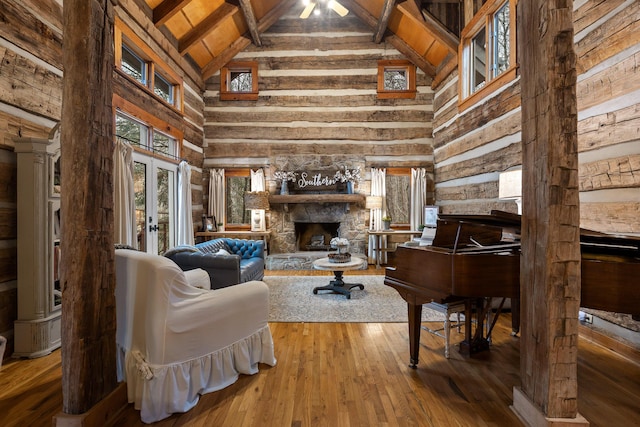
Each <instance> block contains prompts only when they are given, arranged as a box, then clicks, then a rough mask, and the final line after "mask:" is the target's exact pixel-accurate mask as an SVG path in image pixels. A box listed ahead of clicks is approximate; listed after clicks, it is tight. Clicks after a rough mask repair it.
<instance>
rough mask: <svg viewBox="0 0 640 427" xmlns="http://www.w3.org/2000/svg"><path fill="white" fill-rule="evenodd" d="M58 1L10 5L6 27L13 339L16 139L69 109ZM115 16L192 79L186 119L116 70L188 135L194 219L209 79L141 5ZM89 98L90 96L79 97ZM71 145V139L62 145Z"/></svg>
mask: <svg viewBox="0 0 640 427" xmlns="http://www.w3.org/2000/svg"><path fill="white" fill-rule="evenodd" d="M61 3H62V2H60V1H58V0H3V2H2V13H1V14H2V25H0V334H1V335H3V336H5V337H7V338H10V343H9V348H8V351H7V353H6V354H7V355H8V354H11V351H12V347H13V346H12V340H11V337H12V336H13V322H14V320H15V319H16V317H17V290H16V286H17V280H16V279H17V272H16V252H17V242H16V238H17V236H16V227H17V212H16V204H17V199H16V197H17V196H16V194H17V182H16V156H15V153H14V152H13V147H14V143H13V138H16V137H38V138H46V137H47V136H48V134H49V131H50V130H51V129H52V128H53V127H54V126H55V125H56V124H57V122H58V121H59V120H60V114H61V106H62V74H63V73H62V69H63V65H62V6H61ZM119 4H120V5H121V6H122V7H126V11H125V10H124V9H122V7H117V8H116V13H117V15H118V16H119V18H121V19H122V20H123V21H124V22H125V23H126V24H127V25H129V26H131V27H132V28H133V29H134V31H135V32H136V34H137V35H138V36H139V37H140V38H142V39H143V40H144V41H145V42H146V43H147V44H148V45H149V46H151V47H152V49H154V50H155V52H156V53H157V54H158V55H159V56H160V58H161V59H162V60H163V61H164V62H165V63H166V64H169V66H171V67H173V69H174V70H175V71H176V72H177V73H179V74H181V75H183V78H184V80H185V91H184V92H185V94H184V118H183V117H181V116H180V115H178V114H176V113H175V112H171V111H170V110H169V109H168V108H166V107H163V106H162V105H161V103H159V102H157V101H154V100H152V99H150V97H148V96H146V95H145V94H144V92H143V91H142V90H141V89H140V88H138V87H136V86H135V84H133V83H131V82H130V81H127V80H126V79H125V78H124V77H122V76H121V75H118V74H117V73H114V78H115V80H116V81H115V82H114V91H115V92H116V93H118V94H120V95H121V96H123V97H125V98H126V99H127V100H129V101H130V102H132V103H134V104H137V105H139V106H141V107H143V108H144V109H145V111H147V112H149V113H152V114H154V115H156V116H158V117H160V118H161V119H163V120H166V121H167V122H168V123H170V124H171V125H172V126H175V127H177V128H179V129H182V130H183V131H184V135H185V141H184V150H183V153H182V157H184V158H186V159H188V160H189V163H190V164H191V165H192V166H193V173H192V177H191V179H192V184H193V200H194V218H199V217H200V214H201V209H202V186H201V182H202V168H201V167H202V152H203V150H202V140H203V123H204V117H203V113H202V111H203V109H204V101H203V99H202V96H201V94H200V93H201V91H202V89H201V88H202V82H201V80H199V79H200V78H199V72H197V71H196V70H195V69H193V67H191V66H190V65H189V64H188V63H187V62H186V61H185V60H184V59H183V58H182V57H180V55H179V54H178V53H177V50H176V49H175V48H172V44H171V43H172V42H170V41H168V40H167V39H166V38H165V37H164V36H163V35H162V33H161V31H160V30H157V29H156V28H155V27H154V26H153V25H152V23H151V22H150V21H149V19H148V11H145V10H142V9H140V8H139V6H138V3H137V2H135V1H134V0H120V1H119ZM78 96H89V94H78ZM62 143H63V144H64V141H63V142H62Z"/></svg>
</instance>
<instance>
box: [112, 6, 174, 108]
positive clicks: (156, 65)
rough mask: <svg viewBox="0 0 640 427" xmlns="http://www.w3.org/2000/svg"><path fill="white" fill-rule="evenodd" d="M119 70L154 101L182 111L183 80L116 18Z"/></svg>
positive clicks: (116, 61) (117, 63)
mask: <svg viewBox="0 0 640 427" xmlns="http://www.w3.org/2000/svg"><path fill="white" fill-rule="evenodd" d="M114 34H115V63H116V67H117V70H118V71H120V72H121V73H122V74H124V75H126V76H127V77H129V78H131V79H133V80H134V81H136V82H137V83H138V84H139V85H140V86H142V87H143V88H144V89H145V90H147V91H148V92H149V93H150V94H153V95H154V96H155V98H157V99H159V100H161V101H163V102H165V103H167V104H169V105H170V106H171V107H173V108H174V109H176V110H178V111H182V98H181V96H182V95H181V94H182V79H181V78H180V76H178V75H177V74H175V73H174V72H173V71H172V70H171V68H170V67H169V66H168V65H166V64H165V63H164V62H163V61H162V60H161V59H160V57H159V56H158V55H157V54H156V53H155V52H154V51H153V50H152V49H151V48H150V47H149V46H147V45H146V44H145V43H144V42H143V41H142V40H141V39H140V38H139V37H138V36H137V35H136V34H135V33H134V32H133V31H132V30H131V29H129V28H128V27H127V26H125V25H124V24H123V23H122V21H120V19H118V18H116V25H115V30H114Z"/></svg>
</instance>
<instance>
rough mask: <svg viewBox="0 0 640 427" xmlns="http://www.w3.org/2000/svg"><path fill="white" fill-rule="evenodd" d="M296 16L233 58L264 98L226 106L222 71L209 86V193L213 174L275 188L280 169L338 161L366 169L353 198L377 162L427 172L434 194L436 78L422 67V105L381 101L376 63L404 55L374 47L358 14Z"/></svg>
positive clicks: (275, 244)
mask: <svg viewBox="0 0 640 427" xmlns="http://www.w3.org/2000/svg"><path fill="white" fill-rule="evenodd" d="M298 13H299V10H298V9H297V8H292V10H291V12H288V13H287V14H285V16H283V17H282V18H280V19H279V20H278V21H277V22H276V23H275V24H274V25H273V26H272V27H271V28H269V30H268V31H266V32H265V33H264V34H261V40H262V44H263V46H262V47H261V48H257V47H255V46H254V45H251V46H249V47H248V48H247V49H245V50H244V51H243V52H241V53H240V54H238V55H237V56H236V57H235V58H234V60H237V61H243V60H244V61H247V60H254V61H258V64H259V65H258V76H259V77H258V79H259V98H258V100H257V101H221V100H220V97H219V91H220V75H219V73H218V74H215V75H214V76H213V77H211V78H210V79H209V80H208V81H207V82H206V83H207V86H206V92H205V102H206V106H205V165H204V167H205V181H204V182H203V185H204V187H205V188H206V189H205V195H206V194H208V173H207V172H206V171H207V170H208V169H211V168H231V167H251V168H258V167H263V168H265V175H266V178H267V184H268V188H269V189H270V190H271V191H275V189H276V185H277V184H276V182H275V180H274V179H273V172H274V171H275V170H278V169H281V168H286V167H293V166H288V165H301V164H308V165H316V166H319V167H316V169H323V168H325V167H330V166H332V163H333V165H334V166H341V165H347V166H349V167H356V166H360V167H362V169H363V172H365V173H364V174H363V176H364V178H365V180H364V182H361V183H360V184H359V185H358V186H356V192H360V193H363V194H369V192H370V168H371V167H372V166H376V167H390V166H397V167H425V168H427V170H428V173H429V175H430V179H429V181H430V186H431V189H430V190H429V191H430V196H431V198H432V197H433V149H432V127H431V126H432V125H431V123H432V117H433V107H432V101H433V91H432V89H431V88H430V85H431V78H430V77H428V76H426V75H425V74H424V73H423V72H421V71H420V70H418V72H417V86H418V87H417V94H416V98H415V99H384V100H382V99H377V94H376V87H377V65H378V61H379V60H388V59H405V58H404V57H403V56H402V55H401V54H400V53H399V52H398V51H397V50H396V49H394V48H393V47H391V46H390V45H387V44H385V43H384V42H383V43H382V44H375V43H373V42H372V36H373V29H371V28H370V27H368V26H367V25H366V24H364V23H363V22H362V21H360V20H359V18H358V17H357V16H355V15H354V14H352V13H350V14H348V15H347V16H346V17H344V18H340V17H338V16H337V15H336V14H331V16H329V17H327V16H325V17H324V18H322V19H318V18H315V17H314V16H313V15H312V16H311V17H310V18H309V19H307V20H301V19H299V18H298V16H297V14H298ZM327 18H329V19H327ZM276 214H277V213H276V212H275V211H274V210H273V208H272V211H271V212H270V214H269V216H270V220H269V218H268V221H267V225H268V226H271V229H272V239H274V238H275V237H276V236H280V235H281V234H282V231H284V230H280V229H278V228H277V227H278V226H279V225H278V223H279V220H278V218H277V217H276V216H275V215H276ZM362 218H364V215H362ZM273 227H276V228H273ZM360 227H361V229H362V230H363V229H364V224H360ZM274 231H275V233H274ZM285 247H286V245H284V246H283V249H284V248H285ZM271 248H272V249H274V250H276V251H277V250H278V242H277V241H275V242H273V244H272V246H271Z"/></svg>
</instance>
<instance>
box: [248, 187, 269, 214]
mask: <svg viewBox="0 0 640 427" xmlns="http://www.w3.org/2000/svg"><path fill="white" fill-rule="evenodd" d="M244 208H245V209H247V210H255V209H263V210H269V192H268V191H253V192H251V191H247V192H246V193H244Z"/></svg>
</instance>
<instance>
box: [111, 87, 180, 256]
mask: <svg viewBox="0 0 640 427" xmlns="http://www.w3.org/2000/svg"><path fill="white" fill-rule="evenodd" d="M113 107H114V122H115V129H114V133H115V137H116V139H125V140H126V141H128V142H129V143H130V144H131V145H132V146H133V148H134V152H133V160H134V171H133V174H134V192H135V195H134V200H135V218H136V229H137V238H138V240H137V248H138V249H139V250H141V251H146V252H150V253H154V254H162V253H164V252H165V251H166V250H167V249H169V248H170V247H172V246H173V245H174V242H175V238H176V231H177V216H176V213H177V210H176V209H177V208H176V203H177V191H178V188H177V181H178V180H177V173H178V159H179V155H180V143H181V141H182V132H180V131H179V130H177V129H174V128H173V127H172V126H171V125H169V124H168V123H166V122H164V121H163V120H160V119H159V118H158V117H155V116H153V115H151V114H149V113H148V112H147V111H144V110H143V109H141V108H140V107H137V106H135V105H133V104H131V103H129V102H128V101H126V100H124V99H122V98H121V97H119V96H117V95H114V96H113ZM160 129H162V130H160Z"/></svg>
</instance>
